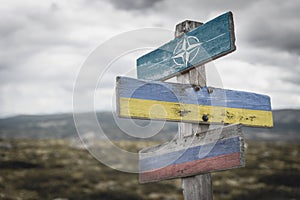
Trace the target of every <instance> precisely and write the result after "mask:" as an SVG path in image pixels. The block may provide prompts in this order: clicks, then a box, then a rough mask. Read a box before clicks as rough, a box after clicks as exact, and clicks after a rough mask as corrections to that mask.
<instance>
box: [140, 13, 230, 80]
mask: <svg viewBox="0 0 300 200" xmlns="http://www.w3.org/2000/svg"><path fill="white" fill-rule="evenodd" d="M235 49H236V47H235V37H234V27H233V17H232V13H231V12H228V13H225V14H223V15H221V16H219V17H217V18H215V19H213V20H211V21H209V22H207V23H205V24H203V25H201V26H199V27H197V28H196V29H193V30H191V31H190V32H188V33H186V34H184V35H183V36H182V37H180V38H175V39H174V40H171V41H170V42H168V43H166V44H164V45H163V46H161V47H159V48H158V49H156V50H154V51H152V52H150V53H148V54H146V55H144V56H142V57H140V58H139V59H138V60H137V75H138V78H139V79H147V80H166V79H168V78H171V77H173V76H176V75H177V74H179V73H182V72H184V71H188V70H190V69H191V68H193V67H197V66H199V65H202V64H204V63H207V62H209V61H211V60H214V59H216V58H219V57H221V56H224V55H226V54H228V53H230V52H232V51H234V50H235Z"/></svg>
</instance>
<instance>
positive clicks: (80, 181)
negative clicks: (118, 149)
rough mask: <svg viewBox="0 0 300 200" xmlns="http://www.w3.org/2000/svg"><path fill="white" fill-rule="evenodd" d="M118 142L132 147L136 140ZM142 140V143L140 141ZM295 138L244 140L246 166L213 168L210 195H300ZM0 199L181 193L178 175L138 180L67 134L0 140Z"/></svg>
mask: <svg viewBox="0 0 300 200" xmlns="http://www.w3.org/2000/svg"><path fill="white" fill-rule="evenodd" d="M119 143H120V145H119V146H122V147H124V148H126V147H128V148H129V149H131V150H132V151H137V150H138V147H140V146H144V145H145V146H146V145H149V144H148V143H147V144H146V143H145V144H144V143H143V142H140V141H132V142H122V141H119ZM141 143H142V144H141ZM299 156H300V144H295V143H283V142H258V141H256V142H249V143H247V149H246V167H245V168H241V169H233V170H229V171H224V172H218V173H214V174H213V189H214V196H215V199H225V200H226V199H228V200H229V199H233V200H238V199H243V200H250V199H251V200H252V199H264V200H271V199H272V200H274V199H275V200H277V199H278V200H279V199H280V200H285V199H300V190H299V188H300V184H299V178H300V159H299ZM0 199H3V200H20V199H24V200H27V199H28V200H29V199H30V200H34V199H46V200H47V199H49V200H54V199H56V200H58V199H60V200H65V199H68V200H81V199H82V200H90V199H91V200H92V199H93V200H95V199H103V200H106V199H107V200H108V199H109V200H122V199H124V200H125V199H132V200H137V199H157V200H159V199H160V200H163V199H165V200H172V199H174V200H175V199H182V195H181V185H180V180H171V181H162V182H159V183H151V184H144V185H141V184H139V183H138V175H136V174H129V173H123V172H118V171H116V170H113V169H110V168H108V167H106V166H104V165H102V164H101V163H100V162H98V161H97V160H96V159H94V158H93V157H92V156H91V155H90V154H89V153H88V152H87V151H86V150H84V149H79V148H75V147H73V146H72V145H71V143H69V142H68V141H67V140H29V139H22V140H21V139H10V140H9V139H5V140H4V139H2V140H0Z"/></svg>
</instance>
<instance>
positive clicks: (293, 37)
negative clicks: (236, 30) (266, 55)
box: [242, 0, 300, 55]
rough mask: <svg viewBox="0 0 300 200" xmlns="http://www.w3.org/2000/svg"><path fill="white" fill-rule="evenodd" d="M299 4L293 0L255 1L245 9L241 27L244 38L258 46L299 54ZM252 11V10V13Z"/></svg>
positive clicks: (250, 43)
mask: <svg viewBox="0 0 300 200" xmlns="http://www.w3.org/2000/svg"><path fill="white" fill-rule="evenodd" d="M299 9H300V3H299V1H296V0H287V1H274V2H272V3H270V2H268V3H267V2H266V1H262V2H258V3H257V4H256V5H255V6H254V7H253V8H252V9H251V12H252V13H253V14H254V15H253V14H251V13H250V12H247V13H246V14H245V16H244V17H245V18H246V17H247V16H246V15H248V19H247V21H246V23H245V24H244V25H242V26H243V28H244V29H245V30H244V31H243V34H244V35H245V41H247V42H248V43H249V45H252V46H257V47H260V48H271V49H276V50H280V51H286V52H290V53H293V54H297V55H300V41H299V35H300V22H299V19H300V13H299ZM254 12H255V13H254Z"/></svg>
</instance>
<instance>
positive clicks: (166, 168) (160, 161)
mask: <svg viewBox="0 0 300 200" xmlns="http://www.w3.org/2000/svg"><path fill="white" fill-rule="evenodd" d="M241 166H244V139H243V135H242V132H241V127H240V126H239V125H230V126H225V127H222V128H218V129H214V130H208V131H207V132H205V134H203V133H198V134H195V135H190V136H185V137H183V138H182V139H180V138H177V139H174V140H173V141H171V142H169V143H165V144H161V145H158V146H153V147H149V148H145V149H143V150H141V151H140V182H141V183H146V182H155V181H160V180H166V179H172V178H178V177H189V176H193V175H197V174H203V173H207V172H215V171H221V170H227V169H232V168H237V167H241Z"/></svg>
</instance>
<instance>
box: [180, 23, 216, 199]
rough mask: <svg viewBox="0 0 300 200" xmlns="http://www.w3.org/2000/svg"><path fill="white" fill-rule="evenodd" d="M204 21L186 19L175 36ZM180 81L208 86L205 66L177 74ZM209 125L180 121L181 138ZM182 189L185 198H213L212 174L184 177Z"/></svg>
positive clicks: (203, 129) (202, 129) (206, 128)
mask: <svg viewBox="0 0 300 200" xmlns="http://www.w3.org/2000/svg"><path fill="white" fill-rule="evenodd" d="M201 24H202V23H200V22H195V21H188V20H187V21H184V22H182V23H180V24H178V25H176V30H175V37H180V36H181V35H182V34H183V33H185V32H188V31H190V30H192V29H194V28H196V27H197V26H200V25H201ZM177 82H178V83H189V84H196V85H200V86H201V87H204V86H206V74H205V66H204V65H202V66H199V67H197V68H194V69H192V70H190V71H188V72H186V73H184V74H181V75H178V76H177ZM208 128H209V125H200V124H197V123H178V135H179V138H182V139H183V137H184V136H188V135H192V134H194V133H197V132H200V131H201V132H205V131H206V130H208ZM182 189H183V195H184V199H185V200H212V199H213V192H212V181H211V175H210V173H208V174H203V175H197V176H193V177H187V178H182Z"/></svg>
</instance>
